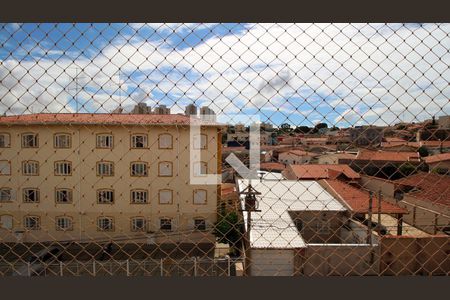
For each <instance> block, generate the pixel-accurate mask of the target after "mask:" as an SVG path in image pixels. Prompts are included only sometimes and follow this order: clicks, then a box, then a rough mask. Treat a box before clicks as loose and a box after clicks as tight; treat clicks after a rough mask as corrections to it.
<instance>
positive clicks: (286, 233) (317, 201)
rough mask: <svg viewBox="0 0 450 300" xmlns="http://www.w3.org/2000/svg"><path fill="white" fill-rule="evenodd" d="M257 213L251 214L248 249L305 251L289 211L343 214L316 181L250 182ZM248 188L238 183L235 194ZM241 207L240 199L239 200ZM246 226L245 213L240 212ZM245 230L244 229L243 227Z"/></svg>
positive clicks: (247, 181)
mask: <svg viewBox="0 0 450 300" xmlns="http://www.w3.org/2000/svg"><path fill="white" fill-rule="evenodd" d="M251 183H252V186H253V188H255V190H257V191H258V192H260V193H261V195H258V196H257V199H258V202H259V207H258V209H259V210H261V212H253V213H252V216H251V218H252V223H251V224H252V227H251V230H250V245H251V247H252V248H284V249H286V248H305V247H306V243H305V241H304V240H303V238H302V236H301V234H300V233H299V231H298V230H297V227H296V226H295V224H294V221H293V220H292V218H291V216H290V215H289V211H303V210H311V211H322V210H329V211H345V210H346V209H345V207H344V206H343V205H342V204H341V203H340V202H339V201H338V200H336V199H335V198H334V197H333V196H331V194H330V193H328V192H327V191H326V190H325V189H324V188H323V187H322V186H321V185H320V184H318V183H317V182H316V181H291V180H283V181H277V180H252V181H251ZM248 184H249V180H247V179H239V180H238V185H239V190H240V191H242V190H244V189H245V188H246V187H247V186H248ZM241 205H244V203H243V196H241ZM244 221H245V222H244V223H245V224H247V213H245V212H244ZM246 226H247V225H246Z"/></svg>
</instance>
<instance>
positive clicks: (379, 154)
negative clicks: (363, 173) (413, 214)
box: [355, 150, 420, 162]
mask: <svg viewBox="0 0 450 300" xmlns="http://www.w3.org/2000/svg"><path fill="white" fill-rule="evenodd" d="M355 159H356V160H371V161H376V160H379V161H392V162H395V161H403V162H404V161H420V155H419V153H418V152H400V151H395V152H394V151H371V150H361V151H359V153H358V155H357V156H356V158H355Z"/></svg>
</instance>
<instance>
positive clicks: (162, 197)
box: [158, 190, 173, 204]
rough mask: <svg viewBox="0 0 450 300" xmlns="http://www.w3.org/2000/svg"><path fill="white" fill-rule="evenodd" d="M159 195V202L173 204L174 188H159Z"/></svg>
mask: <svg viewBox="0 0 450 300" xmlns="http://www.w3.org/2000/svg"><path fill="white" fill-rule="evenodd" d="M158 196H159V197H158V198H159V204H172V202H173V192H172V190H159V193H158Z"/></svg>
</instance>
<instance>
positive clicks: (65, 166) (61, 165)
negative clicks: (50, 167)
mask: <svg viewBox="0 0 450 300" xmlns="http://www.w3.org/2000/svg"><path fill="white" fill-rule="evenodd" d="M55 175H57V176H69V175H72V163H71V162H70V161H56V162H55Z"/></svg>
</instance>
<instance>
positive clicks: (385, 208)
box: [324, 179, 408, 214]
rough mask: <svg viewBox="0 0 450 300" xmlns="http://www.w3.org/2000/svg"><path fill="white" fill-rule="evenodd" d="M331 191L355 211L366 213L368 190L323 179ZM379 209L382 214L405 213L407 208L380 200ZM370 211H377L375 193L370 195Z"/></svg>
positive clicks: (367, 209)
mask: <svg viewBox="0 0 450 300" xmlns="http://www.w3.org/2000/svg"><path fill="white" fill-rule="evenodd" d="M324 182H325V183H326V185H327V186H328V187H329V188H330V189H331V191H332V192H334V193H335V194H337V195H339V197H340V198H341V200H343V201H344V202H345V203H346V204H347V206H348V207H349V208H350V209H351V210H352V211H353V212H355V213H368V211H369V201H370V200H369V192H368V191H364V190H362V189H359V188H357V187H354V186H351V185H349V184H347V183H345V182H343V181H340V180H330V179H327V180H324ZM380 209H381V210H380V211H381V213H383V214H406V213H408V210H407V209H406V208H402V207H400V206H397V205H394V204H391V203H389V202H386V201H384V200H381V207H380ZM372 212H373V213H377V212H378V199H377V197H376V195H374V196H373V197H372Z"/></svg>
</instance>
